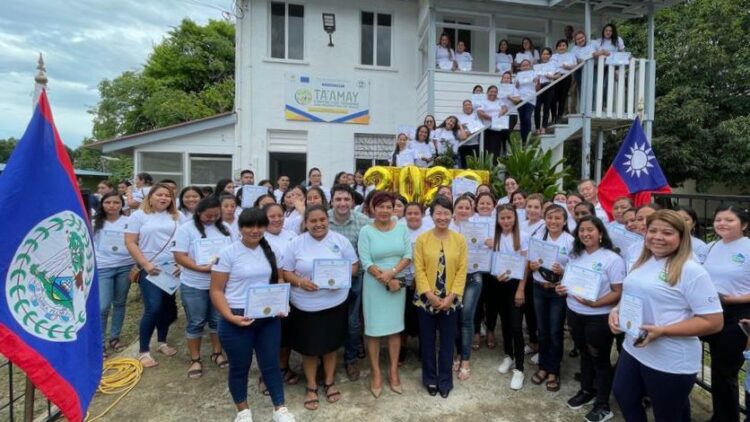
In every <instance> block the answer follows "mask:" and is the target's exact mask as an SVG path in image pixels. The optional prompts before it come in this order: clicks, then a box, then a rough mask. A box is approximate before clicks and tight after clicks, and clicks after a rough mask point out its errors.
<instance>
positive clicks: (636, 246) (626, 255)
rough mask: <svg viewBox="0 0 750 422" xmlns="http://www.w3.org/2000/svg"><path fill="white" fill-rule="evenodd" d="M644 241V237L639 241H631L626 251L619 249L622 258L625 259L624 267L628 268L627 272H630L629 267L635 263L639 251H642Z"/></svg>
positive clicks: (639, 253)
mask: <svg viewBox="0 0 750 422" xmlns="http://www.w3.org/2000/svg"><path fill="white" fill-rule="evenodd" d="M644 243H645V239H641V241H640V242H637V243H633V244H632V245H630V247H629V248H628V250H626V251H620V255H621V256H622V259H624V260H625V267H626V268H627V269H628V272H630V267H632V266H633V264H635V261H637V260H638V257H639V256H641V252H643V246H644Z"/></svg>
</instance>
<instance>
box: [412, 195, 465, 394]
mask: <svg viewBox="0 0 750 422" xmlns="http://www.w3.org/2000/svg"><path fill="white" fill-rule="evenodd" d="M452 214H453V204H452V203H451V202H450V201H449V200H448V199H446V198H443V197H440V196H438V197H437V198H436V199H435V201H433V203H432V205H431V207H430V215H431V216H432V221H433V223H434V227H433V228H432V229H431V230H429V231H427V232H425V233H423V234H421V235H420V236H419V237H418V238H417V242H416V245H415V246H414V270H415V278H416V282H417V283H416V284H417V289H416V290H417V291H416V293H415V295H414V296H415V297H414V304H415V305H416V306H417V315H418V318H419V340H420V345H421V353H422V384H423V385H424V386H425V387H426V388H427V392H428V393H429V394H430V395H431V396H434V395H437V393H438V392H440V396H441V397H443V398H448V395H449V394H450V391H451V390H452V389H453V375H452V372H451V362H452V355H453V347H454V343H455V337H456V329H457V328H458V311H459V309H460V308H461V296H463V293H464V284H465V283H466V266H467V261H468V253H467V247H466V240H465V239H464V238H463V236H461V235H460V234H458V233H456V232H455V231H452V230H450V228H449V225H450V223H451V217H452ZM438 332H439V333H440V347H439V348H440V351H439V352H438V356H435V348H436V341H437V333H438Z"/></svg>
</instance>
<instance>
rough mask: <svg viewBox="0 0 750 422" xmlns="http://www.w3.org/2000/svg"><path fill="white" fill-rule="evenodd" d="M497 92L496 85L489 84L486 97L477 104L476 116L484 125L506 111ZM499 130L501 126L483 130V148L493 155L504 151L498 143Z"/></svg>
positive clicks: (498, 154)
mask: <svg viewBox="0 0 750 422" xmlns="http://www.w3.org/2000/svg"><path fill="white" fill-rule="evenodd" d="M497 92H498V91H497V87H496V86H495V85H491V86H490V87H489V88H487V98H486V99H485V100H484V101H482V102H481V103H479V104H478V105H477V116H479V118H480V119H482V121H483V122H484V124H485V125H487V124H489V125H492V122H493V121H497V119H498V118H500V116H502V115H503V114H505V113H506V112H507V111H508V110H507V109H506V108H505V107H504V106H503V104H502V103H501V102H500V100H499V99H498V98H497ZM501 130H502V129H501V128H493V127H492V126H490V128H489V129H487V130H485V131H484V150H485V151H487V152H489V153H492V154H495V157H500V155H501V154H503V152H504V148H503V146H502V145H501V143H500V131H501Z"/></svg>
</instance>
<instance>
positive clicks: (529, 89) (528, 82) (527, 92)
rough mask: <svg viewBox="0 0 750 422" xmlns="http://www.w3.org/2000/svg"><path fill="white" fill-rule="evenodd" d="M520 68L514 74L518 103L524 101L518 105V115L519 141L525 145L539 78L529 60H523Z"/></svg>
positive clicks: (529, 131)
mask: <svg viewBox="0 0 750 422" xmlns="http://www.w3.org/2000/svg"><path fill="white" fill-rule="evenodd" d="M534 51H536V50H534ZM520 69H521V71H520V72H518V74H517V75H516V88H518V93H519V95H520V97H521V101H519V103H520V102H524V104H523V105H521V106H520V107H518V115H519V116H520V117H519V118H520V120H521V143H523V145H526V141H528V139H527V138H528V137H529V133H531V117H532V115H533V114H534V109H535V108H536V101H537V99H536V91H537V88H538V87H539V78H538V77H537V76H536V75H535V74H534V70H533V68H532V62H531V61H530V60H523V61H522V62H521V65H520Z"/></svg>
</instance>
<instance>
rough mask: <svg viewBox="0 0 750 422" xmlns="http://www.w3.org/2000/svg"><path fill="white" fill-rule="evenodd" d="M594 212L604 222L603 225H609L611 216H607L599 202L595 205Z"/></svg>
mask: <svg viewBox="0 0 750 422" xmlns="http://www.w3.org/2000/svg"><path fill="white" fill-rule="evenodd" d="M594 212H595V213H596V216H597V217H599V219H600V220H602V223H604V224H605V225H606V224H607V223H609V216H608V215H607V211H604V208H602V203H601V202H598V201H597V203H596V204H595V205H594Z"/></svg>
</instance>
